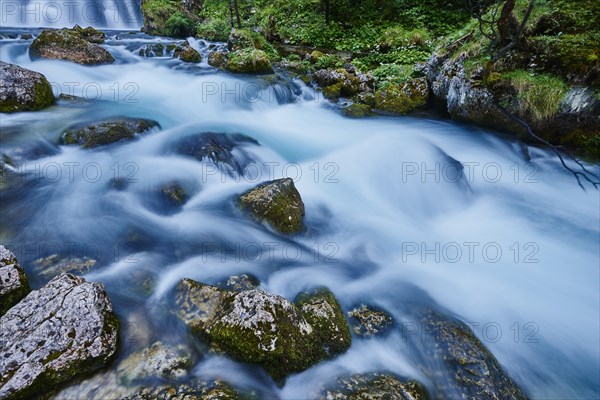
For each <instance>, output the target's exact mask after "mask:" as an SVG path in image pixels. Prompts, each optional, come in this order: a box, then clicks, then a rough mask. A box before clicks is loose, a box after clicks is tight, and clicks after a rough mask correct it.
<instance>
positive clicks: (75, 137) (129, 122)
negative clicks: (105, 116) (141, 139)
mask: <svg viewBox="0 0 600 400" xmlns="http://www.w3.org/2000/svg"><path fill="white" fill-rule="evenodd" d="M153 128H160V125H159V123H158V122H156V121H153V120H149V119H141V118H125V117H117V118H113V119H109V120H104V121H99V122H95V123H92V124H78V125H75V126H72V127H70V128H69V129H67V130H66V132H65V133H64V135H63V142H64V143H65V144H69V145H73V144H78V145H81V146H82V147H83V148H94V147H98V146H104V145H108V144H112V143H116V142H119V141H122V140H132V139H135V138H136V137H138V136H140V135H142V134H144V133H146V132H147V131H149V130H150V129H153Z"/></svg>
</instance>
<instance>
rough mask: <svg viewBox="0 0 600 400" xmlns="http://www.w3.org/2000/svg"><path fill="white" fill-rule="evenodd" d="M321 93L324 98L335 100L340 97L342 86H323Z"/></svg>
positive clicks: (337, 84) (339, 84)
mask: <svg viewBox="0 0 600 400" xmlns="http://www.w3.org/2000/svg"><path fill="white" fill-rule="evenodd" d="M321 91H322V93H323V96H325V97H326V98H328V99H332V100H335V99H338V98H340V96H341V95H342V84H341V83H336V84H335V85H330V86H325V87H324V88H323V89H322V90H321Z"/></svg>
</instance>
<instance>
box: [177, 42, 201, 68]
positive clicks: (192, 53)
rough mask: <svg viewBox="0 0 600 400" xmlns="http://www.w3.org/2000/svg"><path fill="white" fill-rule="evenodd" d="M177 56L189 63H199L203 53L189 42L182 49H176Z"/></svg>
mask: <svg viewBox="0 0 600 400" xmlns="http://www.w3.org/2000/svg"><path fill="white" fill-rule="evenodd" d="M175 56H176V57H179V59H180V60H181V61H183V62H188V63H199V62H200V61H202V55H201V54H200V53H199V52H198V51H197V50H196V49H194V48H193V47H192V46H190V45H189V43H187V42H186V44H185V45H184V46H183V47H182V48H181V50H176V51H175Z"/></svg>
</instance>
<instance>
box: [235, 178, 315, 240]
mask: <svg viewBox="0 0 600 400" xmlns="http://www.w3.org/2000/svg"><path fill="white" fill-rule="evenodd" d="M239 205H240V208H241V209H242V210H243V211H246V212H248V213H250V215H252V216H253V217H254V218H255V219H257V220H258V221H261V222H266V223H268V224H269V225H271V226H272V227H273V228H275V229H276V230H277V231H279V232H281V233H285V234H293V233H298V232H300V231H302V230H303V229H304V203H303V202H302V198H301V197H300V193H298V190H297V189H296V186H294V181H293V180H292V179H290V178H285V179H279V180H275V181H270V182H265V183H262V184H260V185H259V186H257V187H256V188H254V189H252V190H249V191H248V192H246V193H244V194H242V195H241V196H240V198H239Z"/></svg>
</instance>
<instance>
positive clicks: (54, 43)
mask: <svg viewBox="0 0 600 400" xmlns="http://www.w3.org/2000/svg"><path fill="white" fill-rule="evenodd" d="M29 56H30V57H31V58H32V59H39V58H47V59H51V60H65V61H71V62H75V63H78V64H84V65H99V64H112V63H113V62H114V61H115V59H114V58H113V56H112V55H111V54H110V53H109V52H108V51H107V50H106V49H104V48H103V47H101V46H100V45H98V44H96V43H91V42H89V41H88V40H87V39H86V37H85V36H83V34H82V33H81V32H79V31H78V30H75V29H67V28H64V29H59V30H44V31H43V32H42V33H41V34H40V35H39V36H38V37H37V38H36V39H35V40H34V41H33V43H31V45H30V46H29Z"/></svg>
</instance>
